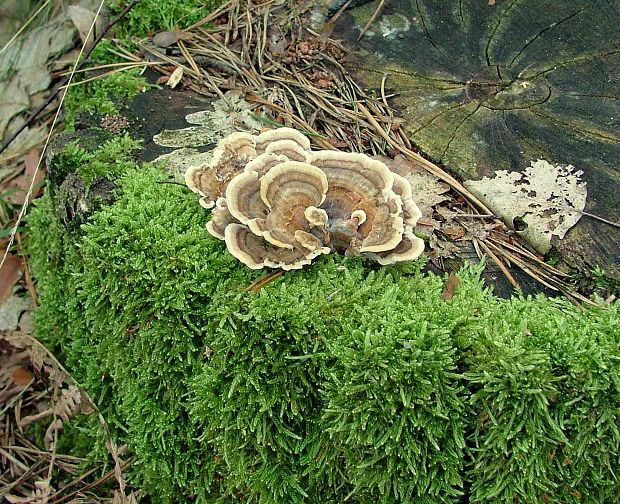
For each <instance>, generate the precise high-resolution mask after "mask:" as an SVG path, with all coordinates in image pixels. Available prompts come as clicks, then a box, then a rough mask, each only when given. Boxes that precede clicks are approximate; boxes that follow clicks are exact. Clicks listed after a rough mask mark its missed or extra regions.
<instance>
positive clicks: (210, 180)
mask: <svg viewBox="0 0 620 504" xmlns="http://www.w3.org/2000/svg"><path fill="white" fill-rule="evenodd" d="M185 181H186V183H187V186H188V187H189V188H190V189H191V190H192V191H194V192H196V193H198V194H199V195H200V196H201V199H200V204H201V205H202V206H204V207H205V208H213V207H215V208H213V211H212V214H211V221H210V222H209V223H208V224H207V230H208V231H209V233H211V234H212V235H213V236H215V237H216V238H218V239H220V240H224V241H225V242H226V246H227V248H228V250H229V251H230V253H231V254H232V255H234V256H235V257H236V258H237V259H239V260H240V261H242V262H243V263H244V264H246V265H247V266H248V267H250V268H253V269H260V268H263V267H265V266H266V267H270V268H282V269H284V270H291V269H300V268H302V267H303V266H304V265H306V264H310V263H311V262H312V260H313V259H314V258H316V257H318V256H320V255H322V254H328V253H330V252H339V253H344V254H346V255H349V256H355V255H362V256H366V257H369V258H371V259H373V260H376V261H378V262H379V263H380V264H393V263H395V262H399V261H410V260H414V259H416V258H417V257H419V255H420V254H421V253H422V251H423V250H424V242H423V241H422V240H421V239H420V238H418V237H417V236H415V234H414V231H413V230H414V228H415V225H416V223H417V221H418V219H419V218H420V217H421V212H420V210H419V209H418V207H417V206H416V204H415V202H414V195H413V190H412V188H411V184H410V183H409V181H408V180H407V179H406V178H404V177H402V176H400V175H398V174H395V173H393V172H391V171H390V169H389V168H388V167H387V166H386V165H385V164H384V163H382V162H381V161H378V160H376V159H372V158H370V157H368V156H366V155H364V154H358V153H347V152H339V151H330V150H323V151H312V150H311V148H310V141H309V140H308V138H307V137H306V136H304V135H303V134H301V133H300V132H298V131H296V130H294V129H291V128H279V129H275V130H270V131H266V132H264V133H261V134H260V135H250V134H248V133H233V134H232V135H229V136H227V137H226V138H224V139H222V140H221V141H220V142H219V144H218V146H217V147H216V148H215V150H214V151H213V156H212V158H211V160H210V162H208V163H206V164H203V165H200V166H192V167H190V168H188V170H187V172H186V174H185Z"/></svg>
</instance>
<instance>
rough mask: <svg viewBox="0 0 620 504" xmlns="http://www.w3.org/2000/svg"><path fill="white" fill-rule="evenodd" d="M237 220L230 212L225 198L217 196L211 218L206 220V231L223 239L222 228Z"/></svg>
mask: <svg viewBox="0 0 620 504" xmlns="http://www.w3.org/2000/svg"><path fill="white" fill-rule="evenodd" d="M238 222H239V221H238V220H237V219H235V217H234V216H233V215H232V214H231V213H230V211H229V209H228V205H227V202H226V199H225V198H218V199H217V201H216V202H215V208H214V209H213V210H212V211H211V220H210V221H209V222H207V231H209V233H210V234H211V235H213V236H215V237H216V238H218V239H220V240H223V239H224V230H225V229H226V227H227V226H228V225H229V224H233V223H238Z"/></svg>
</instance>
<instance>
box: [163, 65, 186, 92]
mask: <svg viewBox="0 0 620 504" xmlns="http://www.w3.org/2000/svg"><path fill="white" fill-rule="evenodd" d="M181 79H183V69H182V68H181V67H177V68H176V69H175V70H174V72H172V75H170V77H168V82H166V86H170V87H171V88H172V89H174V88H175V87H177V85H178V84H179V82H181Z"/></svg>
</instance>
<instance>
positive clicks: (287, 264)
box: [225, 224, 324, 270]
mask: <svg viewBox="0 0 620 504" xmlns="http://www.w3.org/2000/svg"><path fill="white" fill-rule="evenodd" d="M225 239H226V247H227V248H228V251H229V252H230V253H231V254H232V255H233V256H235V257H236V258H237V259H239V260H240V261H241V262H242V263H243V264H246V265H247V266H248V267H249V268H252V269H260V268H263V267H265V266H267V267H270V268H282V269H283V270H292V269H301V268H302V267H303V266H305V265H306V264H310V263H311V262H312V260H313V259H314V258H315V257H317V256H319V255H320V254H322V253H324V252H323V251H322V250H315V251H311V252H307V253H304V252H302V251H300V250H299V249H286V248H281V247H276V246H274V245H272V244H271V243H268V242H266V241H265V240H263V239H262V238H260V237H258V236H256V235H255V234H254V233H252V232H251V231H250V230H249V228H247V227H246V226H244V225H242V224H230V225H228V226H227V227H226V231H225Z"/></svg>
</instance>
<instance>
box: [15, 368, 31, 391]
mask: <svg viewBox="0 0 620 504" xmlns="http://www.w3.org/2000/svg"><path fill="white" fill-rule="evenodd" d="M33 377H34V375H33V374H32V373H31V372H30V370H29V369H28V368H25V367H23V366H16V367H14V368H13V369H12V370H11V378H13V382H14V383H15V385H19V386H20V387H23V386H24V385H28V384H29V383H30V380H32V378H33Z"/></svg>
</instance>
